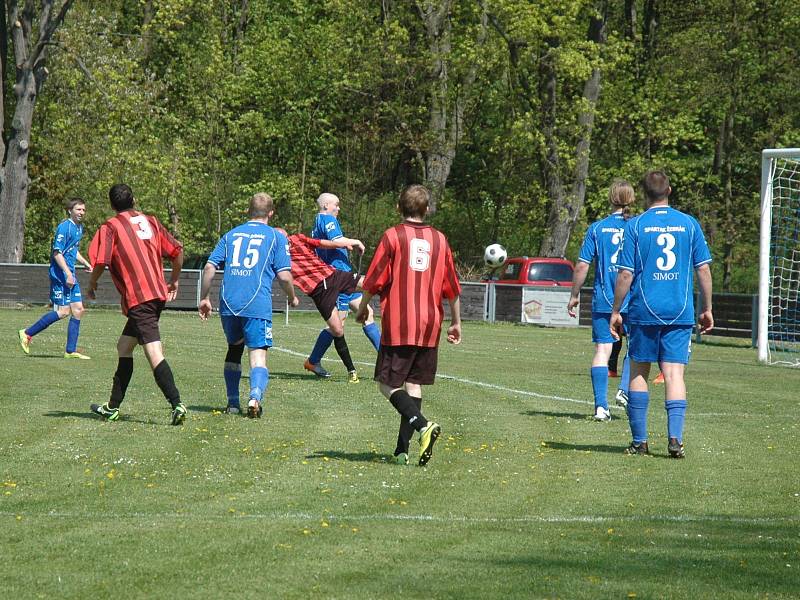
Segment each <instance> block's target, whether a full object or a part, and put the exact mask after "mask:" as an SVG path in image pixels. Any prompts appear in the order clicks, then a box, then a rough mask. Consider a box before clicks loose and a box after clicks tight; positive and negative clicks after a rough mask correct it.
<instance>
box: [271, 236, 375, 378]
mask: <svg viewBox="0 0 800 600" xmlns="http://www.w3.org/2000/svg"><path fill="white" fill-rule="evenodd" d="M278 231H280V232H281V233H283V234H284V235H287V234H286V232H285V231H284V230H283V229H278ZM288 240H289V255H290V257H291V259H292V276H293V277H294V285H296V286H297V287H299V288H300V289H301V290H303V291H304V292H305V293H306V294H307V295H308V297H309V298H311V299H312V300H313V301H314V306H316V307H317V310H318V311H319V314H320V315H322V318H323V319H325V322H326V323H327V324H328V327H327V330H328V331H330V333H331V336H333V345H334V347H335V348H336V352H337V353H338V354H339V358H340V359H342V363H343V364H344V366H345V368H346V369H347V371H348V373H349V374H350V379H349V380H350V381H351V382H354V381H353V377H352V375H353V373H355V371H356V367H355V365H354V364H353V359H352V357H351V356H350V349H349V348H348V347H347V342H346V341H345V339H344V325H343V324H342V319H341V318H340V317H339V311H338V310H336V299H337V298H338V297H339V295H340V294H352V293H353V292H355V290H356V287H358V285H359V282H360V280H363V277H361V278H359V279H356V278H357V277H358V275H357V274H356V273H352V272H348V271H339V270H338V269H334V268H333V267H332V266H330V265H328V264H326V263H324V262H322V259H321V258H319V257H318V256H317V254H316V252H315V250H316V249H317V248H352V247H356V248H358V249H359V251H360V252H361V253H363V252H364V244H362V243H361V241H360V240H351V239H349V238H343V237H342V238H339V239H336V240H317V239H314V238H310V237H308V236H305V235H303V234H302V233H295V234H294V235H290V236H288ZM303 367H304V368H305V369H307V370H309V371H311V372H312V373H314V374H315V375H316V376H317V377H330V373H328V371H326V370H325V369H323V368H322V367H321V366H320V365H319V364H314V363H312V362H311V357H309V358H308V359H306V361H305V364H304V365H303ZM355 382H358V378H357V377H356V378H355Z"/></svg>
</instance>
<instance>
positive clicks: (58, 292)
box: [50, 277, 83, 306]
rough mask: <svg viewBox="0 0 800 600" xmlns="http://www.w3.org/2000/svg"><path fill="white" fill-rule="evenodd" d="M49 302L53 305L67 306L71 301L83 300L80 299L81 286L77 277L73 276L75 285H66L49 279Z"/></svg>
mask: <svg viewBox="0 0 800 600" xmlns="http://www.w3.org/2000/svg"><path fill="white" fill-rule="evenodd" d="M50 302H52V303H53V306H69V305H70V304H72V303H73V302H83V300H82V299H81V286H80V285H78V278H77V277H76V278H75V285H73V286H72V287H67V286H66V285H64V284H63V283H61V282H60V281H56V280H54V279H51V280H50Z"/></svg>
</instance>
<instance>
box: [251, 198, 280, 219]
mask: <svg viewBox="0 0 800 600" xmlns="http://www.w3.org/2000/svg"><path fill="white" fill-rule="evenodd" d="M273 212H275V208H274V206H273V203H272V196H270V195H269V194H265V193H264V192H259V193H257V194H255V195H253V197H252V198H250V206H249V207H248V209H247V216H248V217H250V218H251V219H269V218H270V217H271V216H272V213H273Z"/></svg>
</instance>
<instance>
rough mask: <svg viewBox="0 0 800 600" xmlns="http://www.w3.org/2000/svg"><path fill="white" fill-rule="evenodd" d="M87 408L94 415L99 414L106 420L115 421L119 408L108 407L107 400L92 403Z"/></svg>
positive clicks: (117, 417)
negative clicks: (101, 402)
mask: <svg viewBox="0 0 800 600" xmlns="http://www.w3.org/2000/svg"><path fill="white" fill-rule="evenodd" d="M89 409H90V410H91V411H92V412H93V413H94V414H96V415H100V416H101V417H103V419H105V420H106V421H116V420H118V419H119V408H110V407H109V406H108V402H106V403H105V404H92V405H91V406H89Z"/></svg>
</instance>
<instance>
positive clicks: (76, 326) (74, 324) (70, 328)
mask: <svg viewBox="0 0 800 600" xmlns="http://www.w3.org/2000/svg"><path fill="white" fill-rule="evenodd" d="M80 333H81V320H80V319H76V318H75V317H70V318H69V324H68V325H67V352H69V353H72V352H75V351H76V350H77V349H78V336H79V335H80Z"/></svg>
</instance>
